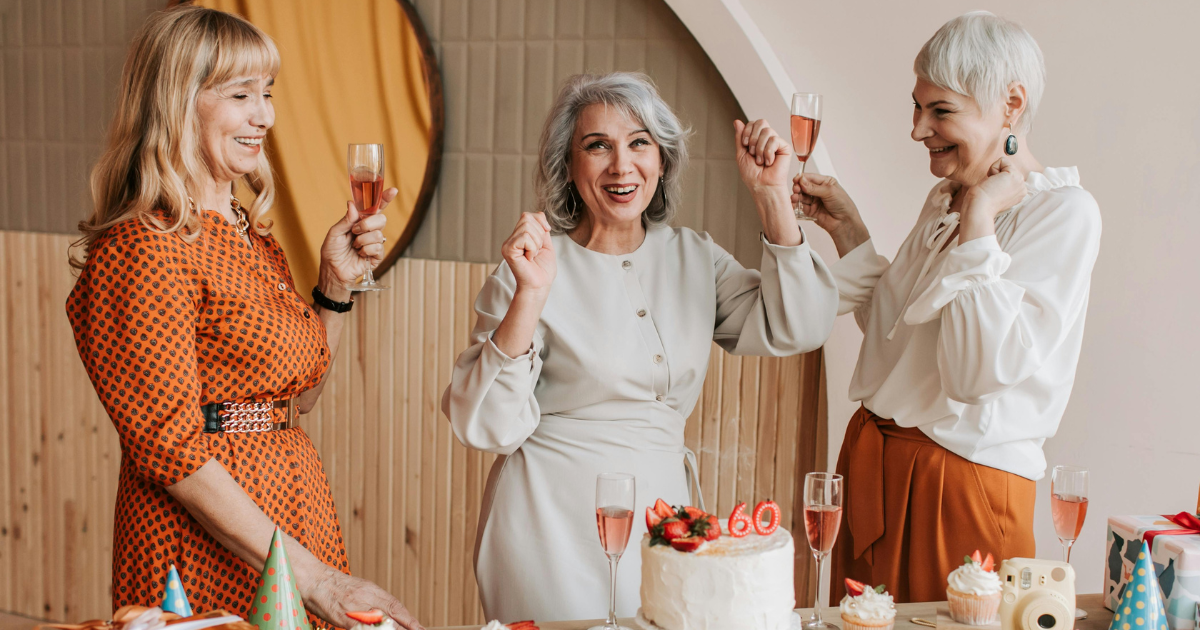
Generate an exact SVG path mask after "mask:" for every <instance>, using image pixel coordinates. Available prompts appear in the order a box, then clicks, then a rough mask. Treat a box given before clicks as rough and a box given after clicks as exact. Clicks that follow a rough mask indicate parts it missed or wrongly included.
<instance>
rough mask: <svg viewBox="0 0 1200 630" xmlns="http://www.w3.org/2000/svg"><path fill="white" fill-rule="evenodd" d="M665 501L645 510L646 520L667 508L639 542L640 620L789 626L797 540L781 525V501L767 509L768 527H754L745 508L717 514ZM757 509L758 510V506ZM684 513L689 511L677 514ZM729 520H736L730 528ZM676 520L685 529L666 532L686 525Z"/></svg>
mask: <svg viewBox="0 0 1200 630" xmlns="http://www.w3.org/2000/svg"><path fill="white" fill-rule="evenodd" d="M660 503H661V501H660ZM662 507H665V508H666V509H665V510H664V509H658V511H657V512H655V513H654V516H651V515H650V514H649V513H648V514H647V525H650V523H651V522H652V521H653V520H654V519H655V517H657V516H659V515H660V514H661V513H663V512H666V511H669V512H670V513H671V515H670V516H667V517H663V518H661V519H660V520H659V522H656V523H655V525H651V526H650V527H649V529H650V532H649V533H648V534H646V535H645V536H644V537H643V538H642V542H641V545H642V589H641V596H642V607H641V610H640V611H638V621H639V622H640V623H641V624H642V625H643V626H644V627H650V628H660V629H662V630H717V629H720V630H790V629H791V628H793V624H794V623H795V621H796V616H795V614H794V613H793V609H794V608H795V607H796V599H795V587H794V578H793V563H794V561H795V559H794V558H795V553H796V547H795V543H794V542H793V541H792V535H791V534H790V533H789V532H788V531H787V530H784V529H781V528H778V522H779V518H778V508H774V510H775V511H774V513H773V515H772V517H773V518H772V520H773V523H772V525H773V527H770V526H769V527H762V526H761V525H760V526H759V527H758V528H755V529H757V531H754V530H753V529H751V525H750V522H751V521H750V519H749V518H746V517H745V516H744V515H743V516H740V518H734V517H731V519H730V520H728V521H718V520H717V519H716V517H713V516H711V515H707V514H704V513H703V512H700V511H699V510H697V509H696V508H691V507H688V508H674V509H672V508H670V507H669V506H665V504H663V506H662ZM742 508H743V506H741V505H739V506H738V509H736V510H735V511H734V515H735V516H737V515H739V514H740V513H741V510H742ZM652 509H655V508H652ZM768 509H770V508H769V507H768ZM689 510H690V511H691V512H689ZM761 512H762V510H761V509H756V510H755V514H760V513H761ZM697 513H698V514H697ZM701 515H702V516H701ZM685 516H686V517H692V518H690V519H689V518H681V517H685ZM701 521H703V522H705V523H708V525H704V526H699V527H697V526H696V523H698V522H701ZM739 521H740V522H739ZM730 522H733V523H734V528H733V530H732V531H731V530H730V526H729V523H730ZM673 523H684V524H686V525H687V529H688V530H689V531H688V532H687V534H688V535H685V536H682V537H676V538H673V539H668V537H669V536H671V534H672V533H673V532H672V530H677V531H680V530H682V529H683V528H682V527H681V526H678V525H673ZM714 527H715V529H714ZM697 529H699V530H702V531H699V532H697V531H696V530H697ZM759 531H761V532H763V533H762V534H760V533H758V532H759ZM697 533H699V534H700V535H697ZM664 541H665V542H664Z"/></svg>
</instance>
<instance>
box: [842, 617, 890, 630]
mask: <svg viewBox="0 0 1200 630" xmlns="http://www.w3.org/2000/svg"><path fill="white" fill-rule="evenodd" d="M842 624H843V628H842V630H892V626H894V625H896V620H895V619H894V618H893V619H888V620H887V621H884V620H882V619H859V618H858V617H851V616H849V615H842Z"/></svg>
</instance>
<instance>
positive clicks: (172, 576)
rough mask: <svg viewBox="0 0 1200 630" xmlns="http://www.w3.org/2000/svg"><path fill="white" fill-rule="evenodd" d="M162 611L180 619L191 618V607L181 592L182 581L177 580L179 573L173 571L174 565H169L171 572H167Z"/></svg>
mask: <svg viewBox="0 0 1200 630" xmlns="http://www.w3.org/2000/svg"><path fill="white" fill-rule="evenodd" d="M162 609H163V611H164V612H172V613H175V614H176V615H179V616H180V617H191V616H192V605H191V604H189V603H188V600H187V594H186V593H184V592H183V581H182V580H180V579H179V571H176V570H175V565H174V564H172V565H171V570H170V571H167V584H166V586H165V587H164V588H163V602H162Z"/></svg>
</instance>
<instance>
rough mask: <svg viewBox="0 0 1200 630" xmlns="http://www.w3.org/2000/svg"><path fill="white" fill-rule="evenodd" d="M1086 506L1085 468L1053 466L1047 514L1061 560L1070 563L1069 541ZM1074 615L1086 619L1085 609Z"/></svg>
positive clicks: (1079, 527)
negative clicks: (1059, 548) (1060, 551)
mask: <svg viewBox="0 0 1200 630" xmlns="http://www.w3.org/2000/svg"><path fill="white" fill-rule="evenodd" d="M1087 509H1088V471H1087V470H1086V469H1083V468H1075V467H1074V466H1055V467H1054V472H1053V473H1052V474H1051V477H1050V515H1051V517H1052V519H1053V520H1054V531H1055V533H1057V534H1058V541H1059V542H1061V543H1062V546H1063V562H1066V563H1067V564H1070V563H1071V545H1074V544H1075V539H1077V538H1079V532H1080V531H1081V530H1082V529H1083V519H1084V518H1086V517H1087ZM1075 618H1076V619H1087V611H1085V610H1083V609H1082V608H1076V609H1075Z"/></svg>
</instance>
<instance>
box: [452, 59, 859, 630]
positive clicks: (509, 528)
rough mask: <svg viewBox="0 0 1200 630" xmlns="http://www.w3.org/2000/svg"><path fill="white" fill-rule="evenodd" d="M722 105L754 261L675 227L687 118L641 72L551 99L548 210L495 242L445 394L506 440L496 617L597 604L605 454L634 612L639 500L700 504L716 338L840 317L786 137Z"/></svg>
mask: <svg viewBox="0 0 1200 630" xmlns="http://www.w3.org/2000/svg"><path fill="white" fill-rule="evenodd" d="M730 123H731V125H730V126H731V127H732V128H731V129H730V131H733V134H731V135H730V139H731V140H733V141H734V145H733V146H730V148H735V147H736V149H735V153H734V154H735V155H736V158H737V164H738V170H739V171H740V173H741V178H742V182H743V183H744V184H745V186H746V187H747V188H748V189H749V191H750V193H751V195H752V196H753V198H754V201H755V205H756V207H757V209H758V215H759V219H760V221H761V223H762V232H763V234H762V245H761V255H762V258H761V261H762V262H761V269H762V271H761V273H760V272H759V271H756V270H754V269H746V268H745V267H743V266H742V265H741V264H739V263H738V261H737V260H735V259H734V258H733V257H732V256H730V255H729V253H728V252H726V251H725V250H724V249H722V248H721V247H720V246H719V245H717V244H716V243H714V242H713V240H712V238H711V237H710V236H709V235H707V234H698V233H696V232H693V231H692V230H690V229H687V228H677V227H670V225H669V223H670V221H671V219H672V218H673V215H674V213H675V211H676V210H677V209H678V207H679V204H680V197H681V192H680V189H681V185H680V182H681V180H682V177H683V173H684V169H685V166H686V164H687V130H686V129H685V128H684V127H683V125H682V124H681V123H680V121H679V119H678V118H676V116H675V113H674V112H672V111H671V108H670V107H669V106H668V105H667V104H666V103H665V102H664V101H663V100H662V98H661V97H660V96H659V94H658V91H657V90H656V89H655V88H654V86H653V85H652V84H651V83H650V81H649V79H648V78H647V77H646V76H645V75H640V74H631V73H622V72H618V73H613V74H607V75H602V76H594V75H579V76H575V77H571V78H570V79H568V80H567V82H566V84H565V85H564V86H563V88H562V91H561V92H559V95H558V99H557V100H556V101H555V103H554V105H553V107H552V108H551V111H550V115H549V116H548V117H547V120H546V124H545V127H544V129H543V131H542V140H541V146H540V153H541V156H540V159H539V169H538V173H537V182H536V186H537V190H538V210H539V212H537V213H526V214H525V215H524V216H522V217H521V219H520V220H519V221H518V223H517V225H516V227H515V229H514V230H513V233H512V236H510V237H509V238H508V240H507V241H505V243H504V245H503V247H502V248H501V252H502V253H503V255H504V262H503V263H501V264H500V266H499V267H497V269H496V271H495V272H494V273H493V274H492V275H491V277H489V278H488V280H487V282H486V283H485V284H484V287H483V289H482V290H481V291H480V292H479V297H478V299H477V300H476V301H475V312H476V313H477V314H478V315H479V319H478V322H477V324H476V326H475V330H474V331H473V332H472V334H471V340H472V345H471V347H470V348H469V349H467V350H466V351H465V352H463V353H462V354H461V355H460V356H459V357H458V361H457V363H455V366H454V374H453V376H452V378H451V383H450V386H449V387H448V388H447V389H446V393H445V395H444V397H443V398H442V410H443V411H444V412H445V413H446V415H447V416H448V417H449V418H450V422H451V424H452V425H453V427H454V433H455V435H457V436H458V439H459V440H460V441H461V442H462V443H463V444H465V445H467V446H469V447H472V448H476V449H480V450H486V451H490V452H493V453H498V454H500V455H503V457H500V458H498V460H497V462H496V465H495V466H494V467H493V468H492V472H491V475H490V477H489V478H488V485H487V490H486V493H485V496H486V498H485V500H484V505H483V509H482V511H481V516H480V527H479V530H478V531H479V533H478V535H477V539H476V554H475V574H476V576H477V577H478V581H479V591H480V595H481V599H482V600H483V608H484V611H485V612H486V613H487V615H488V617H496V618H500V619H528V618H534V619H539V620H540V619H545V620H557V619H588V618H595V617H600V616H602V615H604V614H605V611H606V609H607V606H605V603H606V601H605V598H604V594H605V593H607V592H608V591H609V578H610V575H609V568H608V563H607V561H606V560H605V556H604V554H603V553H601V549H600V546H599V543H598V541H597V540H596V533H595V532H596V530H595V523H596V520H595V519H596V516H595V514H596V512H595V508H596V505H595V503H594V497H595V487H596V475H597V474H598V473H602V472H613V471H616V472H625V473H632V474H633V475H635V476H636V478H637V488H636V495H637V496H636V500H637V507H636V509H635V510H634V513H635V514H636V515H637V516H638V517H637V518H634V524H633V535H632V537H631V538H630V541H631V542H630V544H629V546H628V547H627V548H626V550H625V555H624V556H623V557H622V560H621V565H620V572H619V574H618V575H617V576H616V578H615V590H614V592H615V595H614V597H615V601H616V611H617V614H618V615H620V616H626V617H628V616H633V615H634V613H635V612H636V611H637V608H638V602H639V601H640V596H639V595H638V584H639V583H640V580H641V569H640V563H641V547H640V545H639V544H638V541H640V540H641V538H642V534H644V533H645V532H646V521H645V519H643V518H641V517H640V516H641V515H642V514H644V513H645V509H646V508H647V507H648V506H650V505H653V504H654V502H655V500H656V499H660V498H661V499H663V500H664V501H666V502H668V503H670V504H672V505H681V504H691V505H696V506H697V507H702V506H701V505H700V501H699V493H698V492H697V493H695V494H690V492H691V491H692V490H693V489H694V488H695V486H694V484H692V483H689V474H688V473H689V471H691V470H692V469H691V467H690V466H689V463H690V462H691V461H692V460H694V458H693V457H691V456H690V451H688V450H687V449H686V448H685V447H684V442H683V432H684V424H685V422H686V420H687V417H688V415H689V414H690V413H691V411H692V408H693V407H694V406H695V405H696V401H697V399H698V398H699V397H700V392H701V390H702V388H703V385H704V376H705V373H706V372H707V370H708V362H709V356H710V355H711V352H712V344H713V342H716V343H717V344H719V345H720V346H721V347H722V348H724V349H725V350H726V351H728V352H730V353H732V354H737V355H760V356H763V355H765V356H785V355H790V354H797V353H800V352H806V351H809V350H813V349H816V348H818V347H820V346H821V344H823V343H825V339H826V338H827V337H828V336H829V331H830V329H831V328H832V327H833V320H834V316H835V312H836V310H837V291H836V289H835V287H834V282H833V277H832V276H831V275H830V274H829V271H828V269H826V267H825V263H823V262H822V261H821V258H820V256H818V255H817V254H816V252H814V251H813V250H812V248H811V247H810V246H809V244H808V242H806V241H805V239H804V234H803V233H802V232H801V231H800V228H799V227H798V226H797V225H796V216H795V213H794V212H793V210H792V207H791V204H790V202H789V199H788V192H789V191H788V188H789V187H788V184H789V181H788V168H789V167H790V166H791V162H790V161H789V160H790V159H791V155H792V150H791V147H790V146H789V145H788V143H787V142H786V141H785V140H783V139H782V138H780V137H779V135H778V134H777V133H775V131H774V130H773V129H771V127H770V126H769V125H768V124H767V123H766V121H763V120H757V121H753V122H751V123H748V124H746V123H742V122H741V121H730ZM732 210H733V209H732V208H730V209H728V211H732ZM689 496H691V497H693V498H692V499H689Z"/></svg>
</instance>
